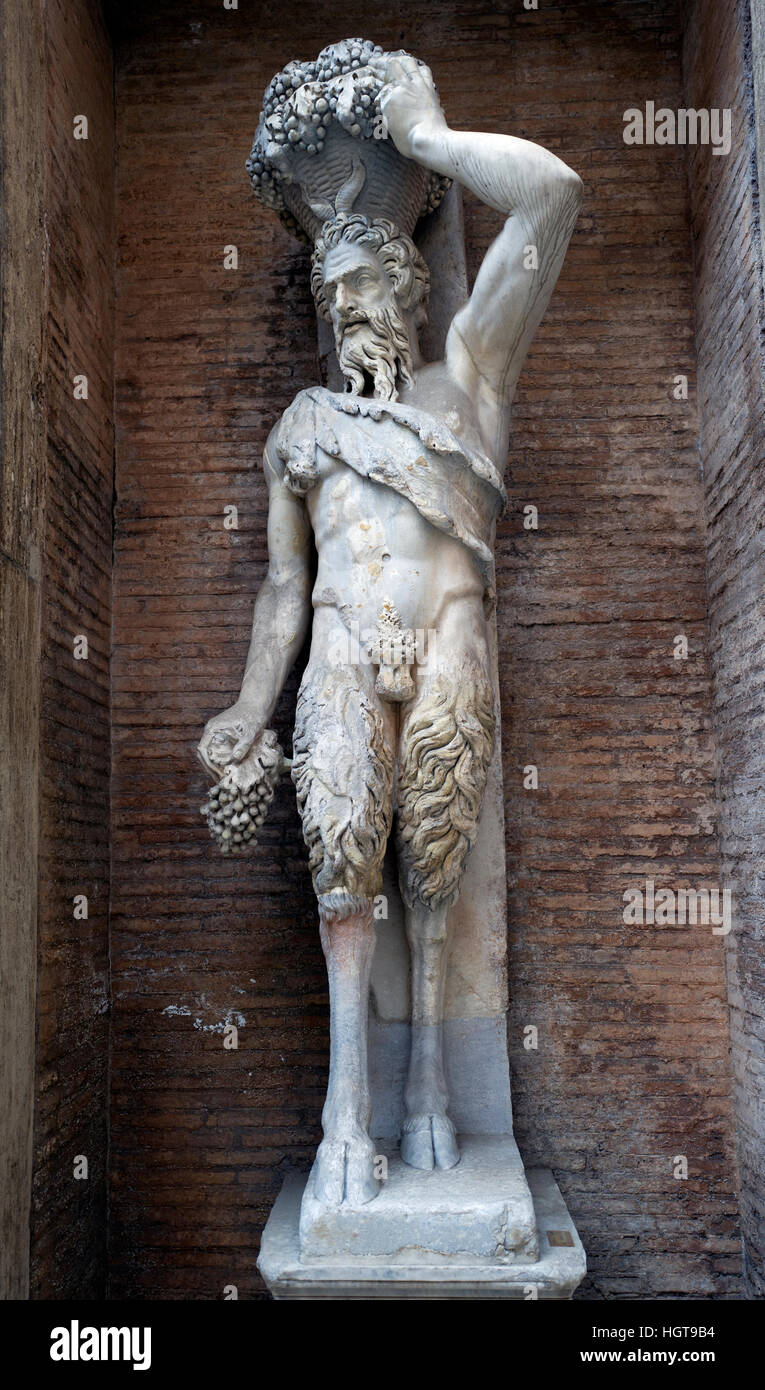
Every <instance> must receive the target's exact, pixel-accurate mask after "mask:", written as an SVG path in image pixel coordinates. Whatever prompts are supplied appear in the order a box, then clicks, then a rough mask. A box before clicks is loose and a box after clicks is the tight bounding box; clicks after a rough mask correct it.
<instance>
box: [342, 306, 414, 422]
mask: <svg viewBox="0 0 765 1390" xmlns="http://www.w3.org/2000/svg"><path fill="white" fill-rule="evenodd" d="M335 346H336V348H337V358H338V362H339V363H340V368H341V370H342V373H343V376H344V377H345V378H346V380H347V382H348V383H349V387H350V389H351V390H353V391H355V392H357V393H358V394H359V395H362V394H363V392H364V388H365V385H366V381H365V373H366V374H367V375H369V376H370V377H371V378H372V381H373V384H374V393H375V396H377V397H378V398H379V399H380V400H383V401H394V400H395V399H396V395H397V392H396V378H397V376H400V378H401V381H402V382H403V383H404V385H406V386H413V385H414V376H413V370H414V368H413V362H412V349H411V346H410V343H409V331H408V329H407V325H406V321H405V319H404V316H403V314H402V313H401V311H400V309H399V308H398V305H397V304H396V303H393V304H388V305H386V306H385V307H384V308H382V309H379V310H376V311H370V312H369V313H367V314H366V315H363V316H362V315H358V316H354V317H353V318H351V319H350V320H346V321H345V322H344V323H341V324H338V327H337V328H336V330H335Z"/></svg>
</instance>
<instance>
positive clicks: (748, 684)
mask: <svg viewBox="0 0 765 1390" xmlns="http://www.w3.org/2000/svg"><path fill="white" fill-rule="evenodd" d="M749 21H750V16H749V3H748V0H747V3H738V0H737V3H735V4H731V5H729V6H726V7H720V6H719V5H713V4H711V3H694V4H693V5H691V6H690V10H689V23H688V28H687V42H686V50H685V62H686V71H687V81H688V94H689V99H690V100H691V102H692V104H693V105H694V106H704V107H717V108H724V107H728V108H730V110H731V112H732V126H733V142H732V150H731V153H730V155H729V156H727V157H726V158H723V157H719V156H715V155H713V154H712V153H711V151H710V149H709V148H708V147H706V148H702V147H700V148H698V149H697V150H695V151H694V152H693V158H692V159H691V162H690V175H691V191H692V230H693V248H694V256H695V262H696V276H697V287H696V316H697V328H696V337H697V351H698V381H699V411H700V417H701V446H702V447H701V452H702V460H703V466H704V487H705V493H706V508H707V517H708V528H709V554H708V588H709V624H710V631H711V655H712V670H713V676H714V723H715V735H716V745H717V756H718V788H719V834H720V848H721V854H722V873H723V878H724V880H725V882H726V883H727V884H728V885H729V886H730V888H731V890H732V893H733V900H734V908H735V916H734V930H733V931H732V933H731V935H730V937H729V938H728V941H727V943H726V945H727V967H728V994H729V1002H730V1009H731V1042H732V1054H733V1075H734V1097H735V1106H736V1129H737V1139H738V1155H739V1166H740V1178H741V1224H742V1230H743V1236H744V1250H745V1263H746V1270H747V1274H748V1276H749V1280H750V1287H751V1290H752V1292H753V1293H754V1294H755V1295H756V1296H759V1297H762V1295H763V1294H764V1293H765V1204H764V1202H763V1184H764V1181H765V979H764V978H763V971H762V895H763V883H765V798H764V796H763V787H764V783H765V743H764V741H763V731H764V716H765V667H764V666H763V644H764V643H765V533H764V532H763V519H764V518H765V468H764V467H763V464H764V461H765V412H764V410H763V357H762V331H763V302H762V293H763V288H762V287H763V281H762V260H761V251H760V248H761V240H760V226H759V209H760V206H761V204H760V199H759V195H758V187H757V177H756V172H755V170H756V150H755V127H754V121H755V112H754V107H753V94H752V90H751V87H750V80H751V62H752V54H751V38H752V36H751V32H750V22H749ZM760 26H761V27H762V21H760ZM760 62H762V58H760ZM759 120H760V123H761V135H760V138H761V139H762V138H763V135H762V122H763V120H765V116H764V115H763V112H762V109H760V112H759Z"/></svg>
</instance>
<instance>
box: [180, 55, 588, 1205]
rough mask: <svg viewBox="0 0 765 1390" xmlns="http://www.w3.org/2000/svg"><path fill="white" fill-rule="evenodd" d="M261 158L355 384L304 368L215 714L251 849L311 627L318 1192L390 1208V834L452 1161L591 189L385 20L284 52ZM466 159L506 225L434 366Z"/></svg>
mask: <svg viewBox="0 0 765 1390" xmlns="http://www.w3.org/2000/svg"><path fill="white" fill-rule="evenodd" d="M248 168H249V171H250V176H251V180H252V183H253V186H254V188H255V191H256V193H257V194H258V196H259V198H260V199H261V200H262V201H263V202H264V203H265V204H266V205H267V206H269V207H271V208H273V209H274V210H275V211H276V212H277V213H278V214H279V215H280V216H281V217H282V219H283V220H284V221H285V223H286V225H288V226H289V227H291V228H292V229H293V230H296V231H297V232H298V233H299V234H301V235H303V236H304V237H307V238H308V240H309V241H310V243H311V245H312V248H313V249H312V260H311V285H312V289H313V294H314V298H315V302H316V307H317V311H318V314H319V315H320V316H321V317H322V318H323V319H324V320H326V321H328V322H329V323H330V324H331V328H332V332H333V336H334V344H335V349H336V353H337V360H338V363H339V366H340V369H341V371H342V374H343V378H344V381H345V390H344V391H331V390H329V389H327V388H326V387H322V386H318V387H315V388H310V389H308V390H304V391H301V392H300V394H299V395H298V396H297V398H296V400H295V401H294V402H293V404H292V405H291V406H290V407H289V408H288V409H287V410H286V412H285V413H284V415H283V416H282V418H281V420H280V421H279V422H278V423H277V424H276V425H275V427H274V429H273V430H272V432H271V434H270V436H269V438H268V441H267V444H266V447H265V454H264V468H265V474H266V478H267V481H268V487H269V518H268V547H269V569H268V575H267V577H266V579H265V581H264V583H263V586H262V588H261V589H260V592H259V594H258V596H257V599H256V602H255V612H254V619H253V625H252V641H251V645H250V650H249V655H248V658H247V665H246V669H245V673H244V678H243V681H242V686H241V692H240V695H239V698H238V699H237V701H236V703H235V704H234V705H233V706H232V708H230V709H228V710H225V711H224V712H223V713H222V714H219V715H217V716H216V717H215V718H213V719H211V720H210V721H209V723H208V724H207V726H206V728H205V731H204V735H203V738H202V741H201V744H200V757H201V759H202V761H203V762H204V764H205V766H206V767H207V769H208V770H209V772H210V773H211V774H212V775H213V776H214V777H215V778H216V779H218V786H217V789H216V792H215V795H214V796H213V797H212V799H211V801H210V803H208V806H207V808H206V811H207V814H208V818H209V819H210V823H211V828H212V829H213V832H214V833H216V830H218V831H219V830H220V827H221V826H222V825H223V826H225V827H226V829H225V831H223V832H221V833H222V834H226V835H228V841H227V842H223V843H222V847H223V848H224V849H229V850H230V849H237V848H239V849H242V848H245V847H246V845H247V844H248V843H252V841H253V837H254V836H255V834H256V831H257V826H258V824H260V823H261V821H262V817H263V815H264V814H265V810H266V808H267V804H268V800H269V798H270V795H271V794H272V789H273V783H274V780H275V778H276V777H277V776H278V775H279V773H280V772H281V771H282V769H283V768H284V767H285V766H287V765H288V764H287V762H286V760H285V759H283V757H282V754H281V750H280V749H278V747H277V746H276V743H275V738H274V735H273V734H272V733H271V732H270V731H269V729H268V724H269V720H270V719H271V715H272V712H273V710H274V706H275V704H276V701H277V699H278V697H279V694H280V692H281V689H282V686H283V682H284V680H285V677H286V676H287V674H288V672H289V670H290V668H291V666H292V664H293V662H294V660H295V658H296V656H297V654H298V652H299V651H300V649H301V647H302V645H303V642H304V639H305V637H306V635H307V634H308V632H309V629H310V630H311V646H310V657H309V660H308V664H307V667H306V670H305V674H304V676H303V679H302V683H301V686H300V692H299V696H298V702H297V713H296V721H295V732H294V751H293V757H292V762H291V775H292V779H293V782H294V785H295V790H296V793H297V801H298V807H299V811H300V815H301V817H302V823H303V832H304V837H305V842H306V845H307V849H308V856H309V862H310V869H311V873H312V876H313V885H314V889H315V892H316V896H317V899H318V910H319V921H320V933H321V942H322V946H323V949H324V953H325V957H326V963H327V971H328V976H329V990H330V1004H331V1023H330V1042H331V1056H330V1075H329V1088H328V1093H327V1098H326V1104H325V1106H324V1111H323V1117H322V1118H323V1130H324V1138H323V1140H322V1142H321V1145H320V1147H319V1150H318V1154H317V1157H316V1163H315V1165H314V1170H313V1177H312V1190H313V1196H314V1199H315V1200H316V1201H318V1203H320V1204H323V1205H325V1206H326V1207H327V1208H337V1207H340V1206H342V1205H343V1204H346V1205H349V1206H351V1207H363V1206H365V1205H366V1204H367V1203H372V1202H373V1200H374V1199H375V1198H376V1197H377V1195H378V1191H379V1188H380V1184H379V1181H378V1176H377V1175H376V1172H375V1145H374V1143H373V1141H372V1139H370V1134H369V1119H370V1092H369V1079H368V1067H367V1025H368V998H369V978H370V968H371V962H372V955H373V950H374V943H375V923H374V913H373V905H374V902H375V899H376V898H377V896H378V895H379V894H380V892H381V872H382V865H383V859H384V855H385V852H386V846H387V843H388V840H389V837H390V836H391V835H393V836H394V839H395V846H396V853H397V865H398V876H399V882H400V888H401V895H402V898H403V902H404V908H405V918H406V937H407V940H408V943H409V950H410V956H411V1053H410V1058H409V1067H408V1075H407V1079H406V1087H405V1115H404V1120H403V1125H402V1132H401V1140H400V1153H401V1158H402V1159H403V1160H404V1163H405V1164H407V1165H409V1166H410V1167H412V1168H414V1169H417V1170H423V1171H425V1172H431V1173H433V1172H435V1170H449V1169H451V1168H453V1167H454V1165H457V1164H458V1163H459V1159H460V1149H459V1146H458V1140H457V1136H456V1134H455V1128H454V1125H453V1123H452V1120H451V1118H450V1113H449V1095H448V1094H447V1086H446V1080H445V1074H444V1065H443V1040H442V1014H443V998H444V980H445V961H446V950H447V943H448V928H449V912H450V908H451V907H452V905H453V904H454V903H455V901H456V899H457V898H458V895H459V893H460V884H461V880H462V877H463V872H464V869H465V865H466V861H467V858H468V856H469V855H470V852H471V847H472V846H473V844H474V841H475V838H476V832H477V826H478V823H479V814H480V811H481V805H482V798H483V795H484V788H485V784H486V777H487V769H488V767H489V764H490V761H491V758H492V753H493V749H494V744H495V737H496V733H497V728H498V718H499V712H498V708H497V701H496V691H495V687H494V684H493V682H492V678H491V672H490V666H489V654H488V652H489V648H488V637H487V623H488V621H489V618H490V616H491V612H492V605H493V597H494V596H493V588H492V585H493V543H494V531H495V524H496V521H497V518H498V516H499V515H500V513H501V512H502V509H503V506H504V503H505V493H504V488H503V483H502V473H503V470H504V466H505V461H506V455H507V449H508V439H509V430H510V410H511V403H512V399H513V393H514V391H515V387H516V383H517V381H518V376H519V373H520V371H521V367H522V365H523V362H524V358H525V356H526V353H527V350H528V347H529V344H530V342H531V340H532V337H533V335H534V332H535V330H536V328H537V326H538V324H539V322H540V320H541V318H542V315H543V314H544V311H545V308H546V305H547V303H548V300H549V298H550V295H551V293H552V291H553V287H554V285H555V282H556V279H557V277H558V273H559V271H560V269H561V266H562V263H563V259H564V256H565V253H566V248H567V245H568V242H569V238H570V236H571V233H572V230H573V227H574V224H575V222H576V219H577V214H578V209H579V206H580V198H581V187H582V186H581V181H580V179H579V177H578V176H577V174H575V173H574V172H573V171H572V170H571V169H570V168H568V167H567V166H566V164H564V163H563V162H562V161H561V160H560V159H559V158H557V157H556V156H555V155H554V154H552V153H550V152H549V151H547V150H545V149H543V148H541V147H540V146H539V145H536V144H533V143H531V142H530V141H528V140H522V139H518V138H515V137H514V136H511V135H497V134H480V133H473V132H470V131H462V130H453V129H451V127H450V126H449V125H448V124H447V121H446V118H445V116H444V113H443V111H442V109H441V106H440V104H439V99H438V95H437V92H436V88H435V85H434V82H433V78H432V76H431V73H430V71H429V69H428V68H427V67H426V66H425V64H424V63H423V62H421V61H419V60H418V59H416V58H414V57H412V56H411V55H409V54H407V53H403V52H399V53H383V52H382V50H381V49H380V48H379V47H377V46H375V45H373V44H371V43H368V42H362V41H361V40H348V41H346V42H344V43H339V44H332V45H330V47H329V48H327V49H325V50H324V51H323V53H322V54H320V55H319V57H318V59H316V60H314V61H312V62H310V63H302V62H295V63H290V64H288V66H287V67H286V68H285V69H284V71H283V72H282V73H280V74H277V76H276V77H275V78H274V80H273V81H272V83H271V84H270V86H269V88H268V89H267V92H266V95H265V100H264V109H263V112H262V113H261V119H260V124H259V126H258V131H257V134H256V139H255V144H254V146H253V151H252V155H251V157H250V160H249V161H248ZM453 180H454V181H457V182H458V183H459V184H460V185H462V186H463V187H464V188H465V189H468V190H470V192H471V193H473V194H474V195H476V196H477V197H478V198H480V199H482V200H483V201H484V202H485V203H487V204H488V205H489V206H490V207H492V208H493V209H495V210H496V211H497V212H499V213H501V214H502V215H503V216H504V217H505V218H506V221H505V223H504V226H503V227H502V230H501V231H500V233H499V235H498V236H497V238H496V240H495V241H494V242H493V244H492V245H491V246H490V247H489V250H488V251H487V253H486V256H485V258H484V260H483V263H482V265H481V267H480V269H479V271H478V274H477V277H476V280H475V284H474V286H473V289H472V293H470V295H469V298H468V299H467V302H465V303H464V305H462V307H460V309H459V311H458V312H457V313H456V314H455V316H454V317H453V319H452V321H451V324H450V326H449V330H448V334H447V336H446V342H445V350H444V353H443V357H442V360H439V361H424V360H423V357H422V355H421V352H420V346H419V340H420V334H421V329H422V328H423V326H424V324H425V323H426V318H427V305H428V295H429V288H430V273H429V269H428V266H427V265H426V264H425V261H424V259H423V257H422V255H421V253H420V252H419V251H418V249H417V247H416V246H415V243H414V241H413V239H412V237H413V233H414V229H415V226H416V224H417V222H418V220H419V218H420V217H421V216H422V215H423V214H428V213H432V212H433V210H434V209H435V208H436V207H437V206H438V204H439V202H440V200H441V198H442V197H443V196H444V193H445V191H446V189H447V188H448V187H449V184H450V182H451V181H453ZM314 549H315V555H316V567H315V575H314V559H313V555H314ZM227 808H228V809H227ZM232 824H233V826H234V828H233V830H232Z"/></svg>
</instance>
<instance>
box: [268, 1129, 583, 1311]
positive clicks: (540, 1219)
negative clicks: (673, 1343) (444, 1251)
mask: <svg viewBox="0 0 765 1390" xmlns="http://www.w3.org/2000/svg"><path fill="white" fill-rule="evenodd" d="M472 1142H473V1143H475V1142H477V1141H472ZM469 1151H470V1145H468V1149H467V1152H469ZM448 1176H449V1175H448V1174H447V1175H444V1174H440V1175H439V1177H440V1178H443V1177H448ZM526 1176H527V1178H528V1182H529V1187H530V1189H531V1193H532V1196H533V1201H534V1211H535V1214H536V1222H537V1227H538V1240H539V1258H538V1260H534V1261H528V1260H527V1261H513V1260H512V1258H501V1259H500V1258H498V1259H496V1260H495V1261H492V1260H491V1259H483V1260H480V1259H475V1258H474V1257H472V1256H470V1255H466V1256H465V1257H464V1258H462V1259H459V1258H454V1259H452V1260H446V1261H445V1260H443V1259H436V1260H434V1261H432V1262H429V1261H428V1256H427V1254H426V1252H424V1251H420V1252H417V1253H416V1256H415V1257H413V1258H412V1259H411V1261H408V1260H407V1258H406V1254H405V1252H402V1253H401V1257H400V1258H396V1259H395V1260H388V1259H386V1258H385V1257H379V1256H378V1257H376V1258H374V1259H368V1260H364V1259H363V1258H359V1257H356V1258H353V1257H350V1256H349V1257H348V1258H347V1259H346V1260H345V1261H343V1260H342V1259H340V1258H338V1259H335V1260H332V1261H326V1260H322V1259H321V1257H319V1256H317V1257H315V1258H305V1257H303V1258H301V1252H300V1241H299V1234H298V1223H299V1214H300V1207H301V1201H302V1197H303V1188H304V1180H303V1179H300V1178H298V1177H293V1178H288V1179H287V1181H286V1182H285V1184H284V1187H283V1188H282V1191H281V1193H280V1195H279V1197H278V1198H277V1200H276V1202H275V1204H274V1207H273V1210H272V1212H271V1215H270V1217H269V1219H268V1223H267V1225H266V1229H265V1231H264V1232H263V1240H262V1243H261V1253H260V1258H259V1261H258V1267H259V1269H260V1272H261V1274H262V1276H263V1278H264V1279H265V1281H266V1283H267V1285H268V1287H269V1290H270V1291H271V1293H272V1295H273V1297H274V1298H276V1299H294V1298H301V1299H306V1298H310V1299H317V1298H320V1299H327V1298H334V1299H338V1298H339V1299H345V1300H347V1299H380V1298H381V1299H409V1298H425V1299H439V1298H449V1299H454V1298H459V1299H475V1298H483V1299H485V1298H491V1299H495V1298H515V1299H526V1300H528V1299H532V1298H539V1299H567V1298H570V1297H571V1295H572V1293H573V1292H574V1290H575V1289H576V1288H577V1286H578V1285H579V1284H580V1283H581V1280H582V1278H583V1276H584V1272H585V1268H586V1260H585V1254H584V1250H583V1248H582V1244H581V1241H580V1240H579V1237H578V1235H577V1233H576V1229H575V1227H574V1225H573V1222H572V1221H571V1218H570V1216H569V1213H568V1211H567V1209H566V1205H565V1203H564V1201H563V1198H562V1197H561V1195H560V1192H559V1190H558V1187H557V1185H556V1183H555V1182H554V1180H553V1177H552V1174H551V1173H550V1172H548V1171H546V1170H545V1169H531V1170H528V1171H527V1174H526ZM410 1200H411V1199H410Z"/></svg>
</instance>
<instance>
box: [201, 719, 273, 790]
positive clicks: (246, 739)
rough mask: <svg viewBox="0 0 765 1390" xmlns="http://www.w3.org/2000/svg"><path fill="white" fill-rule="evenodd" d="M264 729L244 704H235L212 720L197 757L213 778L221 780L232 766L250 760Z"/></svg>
mask: <svg viewBox="0 0 765 1390" xmlns="http://www.w3.org/2000/svg"><path fill="white" fill-rule="evenodd" d="M260 733H261V728H260V726H259V725H258V724H256V723H255V720H254V719H253V718H252V716H251V715H250V714H249V713H248V711H247V710H246V709H244V708H243V706H242V705H240V704H236V705H232V706H231V709H225V710H224V711H223V713H222V714H216V716H215V718H214V719H209V720H208V722H207V724H206V725H205V731H204V733H203V735H202V738H201V740H200V743H199V747H198V749H197V757H198V758H199V760H200V762H201V763H202V764H203V765H204V767H206V768H207V771H208V772H209V773H211V774H212V776H213V777H215V778H219V777H220V776H221V775H222V773H223V771H224V769H225V768H226V767H227V766H228V764H229V763H240V762H241V761H242V759H243V758H246V757H247V754H248V753H249V751H250V749H251V748H252V745H253V743H254V742H255V740H256V738H257V737H258V735H259V734H260Z"/></svg>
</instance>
